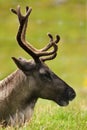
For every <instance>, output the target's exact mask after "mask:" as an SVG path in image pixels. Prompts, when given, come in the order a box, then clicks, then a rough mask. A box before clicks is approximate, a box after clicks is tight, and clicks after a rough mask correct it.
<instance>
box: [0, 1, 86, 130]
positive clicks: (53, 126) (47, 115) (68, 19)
mask: <svg viewBox="0 0 87 130" xmlns="http://www.w3.org/2000/svg"><path fill="white" fill-rule="evenodd" d="M18 4H19V5H21V8H22V12H24V11H25V6H26V5H29V6H31V7H32V9H33V10H32V13H31V16H30V20H29V25H28V30H27V40H28V41H29V42H30V43H31V44H32V45H33V46H35V47H36V48H42V47H44V46H45V45H46V44H47V43H48V41H49V38H48V37H47V32H50V33H52V34H53V36H54V37H55V34H59V35H60V38H61V40H60V42H59V50H58V55H57V57H56V58H55V59H54V60H53V61H48V62H46V63H47V64H48V66H49V67H50V68H51V70H53V71H54V72H55V73H56V74H57V75H58V76H59V77H61V78H62V79H63V80H64V81H66V82H67V83H68V84H70V85H71V86H72V87H73V88H74V89H75V90H76V93H77V97H76V98H75V100H73V101H72V102H71V103H70V104H69V106H67V107H64V108H62V107H59V106H57V105H56V104H55V103H53V102H52V101H47V100H42V99H39V100H38V102H37V105H36V107H35V112H34V115H33V117H32V119H31V121H30V123H29V124H27V125H25V126H24V127H23V128H18V129H19V130H87V42H86V41H87V35H86V33H87V3H86V0H37V1H35V0H23V1H22V0H0V80H2V79H3V78H4V77H6V76H7V75H8V74H10V73H12V72H13V71H14V70H15V69H16V68H17V67H16V65H15V64H14V63H13V61H12V59H11V57H12V56H15V57H25V58H27V59H30V58H31V57H30V56H29V55H27V54H26V53H25V52H24V51H23V50H22V49H21V48H20V47H19V46H18V44H17V42H16V34H17V30H18V20H17V17H16V16H15V15H13V14H12V13H11V12H10V8H16V6H17V5H18ZM1 129H2V130H3V128H1ZM1 129H0V130H1ZM7 129H11V130H12V129H14V128H7Z"/></svg>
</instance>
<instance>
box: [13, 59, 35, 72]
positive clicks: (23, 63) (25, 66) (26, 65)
mask: <svg viewBox="0 0 87 130" xmlns="http://www.w3.org/2000/svg"><path fill="white" fill-rule="evenodd" d="M12 59H13V61H14V62H15V64H16V65H17V67H18V68H19V69H21V70H22V71H23V72H27V71H30V70H31V69H32V68H34V66H33V65H32V63H31V62H28V61H27V60H25V59H23V58H19V59H17V58H15V57H12Z"/></svg>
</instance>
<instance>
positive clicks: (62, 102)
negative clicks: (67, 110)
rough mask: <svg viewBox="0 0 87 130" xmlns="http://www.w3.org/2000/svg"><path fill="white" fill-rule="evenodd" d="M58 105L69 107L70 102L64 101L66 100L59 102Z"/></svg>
mask: <svg viewBox="0 0 87 130" xmlns="http://www.w3.org/2000/svg"><path fill="white" fill-rule="evenodd" d="M57 104H58V105H59V106H67V105H68V104H69V101H64V100H61V101H58V102H57Z"/></svg>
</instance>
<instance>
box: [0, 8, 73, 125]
mask: <svg viewBox="0 0 87 130" xmlns="http://www.w3.org/2000/svg"><path fill="white" fill-rule="evenodd" d="M11 11H12V12H13V13H14V14H16V15H17V16H18V19H19V24H20V26H19V29H18V33H17V41H18V44H19V45H20V46H21V47H22V48H23V49H24V50H25V51H26V52H27V53H28V54H29V55H30V56H31V57H32V58H33V59H31V60H26V59H24V58H15V57H12V59H13V61H14V62H15V64H16V65H17V67H18V69H17V70H16V71H15V72H13V73H12V74H10V75H9V76H8V77H6V78H5V79H4V80H2V81H0V122H1V124H2V125H3V126H7V125H10V126H16V125H19V126H21V125H23V124H24V123H25V122H28V121H29V120H30V118H31V116H32V114H33V111H34V107H35V104H36V102H37V100H38V98H43V99H48V100H52V101H54V102H56V103H57V104H58V105H60V106H66V105H68V104H69V101H71V100H73V99H74V98H75V96H76V93H75V91H74V90H73V88H71V87H70V86H69V85H68V84H67V83H65V82H64V81H63V80H62V79H61V78H59V77H58V76H57V75H56V74H55V73H53V72H52V71H51V70H50V69H49V67H48V66H47V65H46V64H45V61H47V60H52V59H54V58H55V57H56V55H57V50H58V45H57V43H58V42H59V40H60V37H59V36H58V35H56V39H55V40H54V39H53V36H52V35H51V34H48V36H49V38H50V42H49V43H48V44H47V45H46V46H45V47H44V48H42V49H40V50H37V49H35V48H34V47H33V46H32V45H31V44H30V43H28V42H27V41H26V39H25V34H26V28H27V23H28V17H29V15H30V13H31V11H32V8H30V7H26V14H25V15H22V13H21V11H20V6H17V9H16V10H15V9H11ZM51 48H53V49H51ZM49 49H50V50H49Z"/></svg>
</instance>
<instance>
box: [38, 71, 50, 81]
mask: <svg viewBox="0 0 87 130" xmlns="http://www.w3.org/2000/svg"><path fill="white" fill-rule="evenodd" d="M40 77H41V79H43V80H45V81H51V80H52V78H51V75H50V73H49V72H48V71H45V70H44V69H41V70H40Z"/></svg>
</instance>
